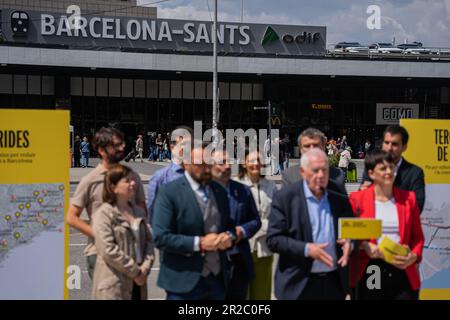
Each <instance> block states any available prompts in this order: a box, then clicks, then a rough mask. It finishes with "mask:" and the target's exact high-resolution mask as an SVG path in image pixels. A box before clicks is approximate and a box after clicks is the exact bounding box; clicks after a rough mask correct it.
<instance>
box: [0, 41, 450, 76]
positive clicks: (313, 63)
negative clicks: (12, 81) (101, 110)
mask: <svg viewBox="0 0 450 320" xmlns="http://www.w3.org/2000/svg"><path fill="white" fill-rule="evenodd" d="M0 63H1V65H2V66H9V65H14V66H22V67H31V66H35V67H39V68H69V69H89V70H110V71H113V72H114V71H117V73H118V74H120V72H122V71H123V70H128V71H130V72H132V73H137V74H139V73H142V74H144V73H146V74H148V72H152V73H161V74H167V73H177V74H180V73H183V74H190V75H202V74H205V75H206V74H210V73H211V72H212V65H213V61H212V56H211V55H204V54H198V55H196V54H174V53H140V52H122V51H101V50H100V51H98V50H79V49H57V48H40V47H28V46H27V47H25V46H24V47H22V46H7V45H1V46H0ZM218 68H219V69H218V71H219V72H220V73H221V75H226V74H228V75H234V76H236V75H242V76H246V77H248V76H251V77H253V76H255V77H261V76H271V77H273V76H275V77H277V76H283V78H284V77H286V78H296V77H298V76H319V77H331V78H334V77H358V78H359V77H369V78H406V79H419V78H420V79H422V78H428V79H441V80H446V79H450V61H410V60H407V61H403V60H402V61H392V60H390V61H385V60H370V59H338V58H328V57H320V58H317V57H315V58H312V57H300V58H299V57H297V58H290V57H248V56H219V57H218ZM0 72H1V71H0ZM114 73H116V72H114Z"/></svg>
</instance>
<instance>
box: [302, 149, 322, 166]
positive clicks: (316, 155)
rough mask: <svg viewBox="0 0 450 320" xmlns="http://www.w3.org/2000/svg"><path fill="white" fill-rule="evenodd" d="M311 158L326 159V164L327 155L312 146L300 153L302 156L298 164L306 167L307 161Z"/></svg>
mask: <svg viewBox="0 0 450 320" xmlns="http://www.w3.org/2000/svg"><path fill="white" fill-rule="evenodd" d="M312 158H323V159H325V160H326V161H327V164H328V157H327V155H326V154H325V152H323V151H322V150H321V149H319V148H312V149H310V150H308V151H307V152H305V153H304V154H302V158H301V159H300V166H301V167H302V168H303V169H306V168H308V166H309V162H310V161H311V159H312Z"/></svg>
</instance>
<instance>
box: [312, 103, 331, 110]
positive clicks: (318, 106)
mask: <svg viewBox="0 0 450 320" xmlns="http://www.w3.org/2000/svg"><path fill="white" fill-rule="evenodd" d="M312 108H313V109H316V110H333V106H332V105H331V104H317V103H313V104H312Z"/></svg>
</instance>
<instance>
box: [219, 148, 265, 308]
mask: <svg viewBox="0 0 450 320" xmlns="http://www.w3.org/2000/svg"><path fill="white" fill-rule="evenodd" d="M211 173H212V177H213V179H214V181H216V182H218V183H219V184H220V185H221V186H222V187H223V188H224V189H225V190H226V191H227V194H228V204H229V207H230V219H231V221H232V223H233V225H235V231H236V236H237V240H236V243H237V244H236V246H235V247H233V248H232V249H231V250H230V251H229V255H230V259H231V263H232V266H233V267H232V273H231V279H230V283H229V286H228V290H227V300H244V299H245V298H246V296H247V291H248V286H249V284H250V280H252V279H253V278H254V276H255V270H254V266H253V259H252V253H251V251H250V243H249V241H248V239H250V238H251V237H253V235H254V234H255V233H256V232H257V231H258V230H259V229H260V228H261V219H260V217H259V213H258V209H257V208H256V204H255V200H254V199H253V196H252V192H251V190H250V188H248V187H247V186H246V185H243V184H242V183H239V182H237V181H234V180H231V166H230V163H229V158H228V154H227V152H226V151H222V150H218V151H216V152H214V165H213V166H212V169H211Z"/></svg>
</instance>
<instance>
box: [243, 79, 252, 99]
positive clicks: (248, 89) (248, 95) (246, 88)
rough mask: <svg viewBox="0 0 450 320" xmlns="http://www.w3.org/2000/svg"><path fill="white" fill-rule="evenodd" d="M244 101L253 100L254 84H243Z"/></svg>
mask: <svg viewBox="0 0 450 320" xmlns="http://www.w3.org/2000/svg"><path fill="white" fill-rule="evenodd" d="M242 100H247V101H248V100H252V84H251V83H243V84H242Z"/></svg>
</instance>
